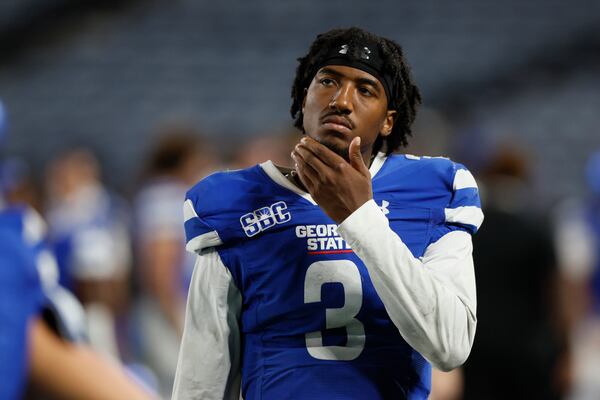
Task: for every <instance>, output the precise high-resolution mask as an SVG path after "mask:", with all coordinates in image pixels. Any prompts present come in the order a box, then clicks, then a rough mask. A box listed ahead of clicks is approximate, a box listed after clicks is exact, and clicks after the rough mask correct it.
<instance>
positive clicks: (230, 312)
mask: <svg viewBox="0 0 600 400" xmlns="http://www.w3.org/2000/svg"><path fill="white" fill-rule="evenodd" d="M241 304H242V298H241V294H240V292H239V290H238V289H237V287H236V286H235V284H234V282H233V279H232V276H231V273H230V272H229V270H228V269H227V268H226V267H225V265H224V264H223V262H222V261H221V258H220V256H219V254H218V252H217V251H215V250H214V249H213V250H209V251H206V252H204V253H202V254H200V255H198V257H197V260H196V266H195V268H194V273H193V276H192V282H191V284H190V289H189V295H188V300H187V307H186V317H185V326H184V330H183V337H182V340H181V346H180V350H179V359H178V362H177V371H176V375H175V382H174V386H173V396H172V399H174V400H188V399H190V400H191V399H215V400H216V399H227V400H238V399H239V398H240V380H241V370H240V365H241V339H240V323H239V320H240V315H241V306H242V305H241Z"/></svg>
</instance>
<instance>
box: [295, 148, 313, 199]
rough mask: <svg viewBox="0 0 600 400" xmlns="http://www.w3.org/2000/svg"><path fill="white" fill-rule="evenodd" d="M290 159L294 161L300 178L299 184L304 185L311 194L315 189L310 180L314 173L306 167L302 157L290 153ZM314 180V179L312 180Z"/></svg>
mask: <svg viewBox="0 0 600 400" xmlns="http://www.w3.org/2000/svg"><path fill="white" fill-rule="evenodd" d="M292 158H293V159H294V163H295V168H296V172H297V173H298V178H300V182H302V184H303V185H304V187H305V188H306V189H307V190H308V191H309V192H311V191H312V190H313V188H314V187H315V184H314V183H313V180H312V179H311V178H310V176H311V174H312V176H316V172H315V171H314V170H312V168H311V167H310V166H307V165H306V163H305V162H304V160H303V159H302V157H301V156H300V155H299V154H298V153H297V152H296V151H293V152H292ZM313 179H314V178H313Z"/></svg>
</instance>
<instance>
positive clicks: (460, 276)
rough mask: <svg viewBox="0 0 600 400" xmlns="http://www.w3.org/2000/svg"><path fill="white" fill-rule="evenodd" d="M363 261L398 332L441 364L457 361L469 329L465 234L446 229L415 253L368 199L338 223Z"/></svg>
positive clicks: (471, 288) (471, 297) (471, 293)
mask: <svg viewBox="0 0 600 400" xmlns="http://www.w3.org/2000/svg"><path fill="white" fill-rule="evenodd" d="M338 232H339V233H340V235H341V236H342V237H343V238H344V239H345V240H346V242H347V243H348V244H349V245H350V246H351V247H352V249H353V250H354V251H355V252H356V254H357V255H358V256H359V257H360V258H361V260H362V261H363V262H364V263H365V265H366V266H367V269H368V271H369V276H370V277H371V280H372V281H373V285H374V286H375V289H376V291H377V293H378V295H379V297H380V298H381V300H382V302H383V304H384V306H385V307H386V310H387V312H388V314H389V316H390V318H391V319H392V321H393V322H394V324H395V325H396V327H397V328H398V330H399V331H400V334H401V335H402V337H403V338H404V339H405V340H406V341H407V343H408V344H410V345H411V346H412V347H413V348H414V349H415V350H417V351H418V352H419V353H420V354H422V355H423V356H424V357H425V358H427V359H428V360H429V361H430V362H431V363H432V364H433V365H434V366H436V367H437V368H439V369H441V370H450V369H452V368H455V367H457V366H458V365H460V364H462V363H463V362H464V361H465V360H466V358H467V356H468V354H469V352H470V349H471V346H472V344H473V339H474V335H475V327H476V316H475V304H476V303H475V301H476V300H475V278H474V272H473V262H472V257H471V242H470V237H469V236H468V234H467V233H465V232H452V233H449V234H447V235H446V236H444V237H443V238H441V239H440V240H439V241H438V242H436V243H435V244H432V245H430V247H429V248H428V251H427V252H426V254H425V256H424V257H423V261H421V260H419V259H417V258H415V257H414V256H413V255H412V253H411V252H410V250H409V249H408V248H407V247H406V245H405V244H404V243H403V242H402V240H401V239H400V238H399V237H398V235H396V234H395V233H394V232H393V231H392V230H391V229H390V228H389V225H388V221H387V219H386V218H385V216H384V215H383V214H382V213H381V211H380V210H379V208H378V207H377V205H376V204H375V203H374V202H373V201H372V200H371V201H369V202H367V203H365V205H363V206H362V207H361V208H360V209H358V210H357V211H356V212H355V213H353V214H352V215H351V216H350V217H348V219H346V220H345V221H344V222H343V223H342V224H340V226H339V228H338Z"/></svg>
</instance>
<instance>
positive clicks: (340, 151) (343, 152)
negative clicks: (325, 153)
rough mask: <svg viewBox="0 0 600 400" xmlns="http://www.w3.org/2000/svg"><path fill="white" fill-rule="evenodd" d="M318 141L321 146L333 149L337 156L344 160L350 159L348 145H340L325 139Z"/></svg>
mask: <svg viewBox="0 0 600 400" xmlns="http://www.w3.org/2000/svg"><path fill="white" fill-rule="evenodd" d="M319 142H320V143H321V144H322V145H323V146H325V147H327V148H328V149H329V150H331V151H333V152H334V153H335V154H337V155H338V156H340V157H342V158H343V159H344V160H346V161H348V162H349V161H350V157H349V150H350V147H349V146H340V145H338V144H335V143H331V142H329V141H327V140H320V141H319Z"/></svg>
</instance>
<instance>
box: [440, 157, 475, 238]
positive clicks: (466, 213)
mask: <svg viewBox="0 0 600 400" xmlns="http://www.w3.org/2000/svg"><path fill="white" fill-rule="evenodd" d="M446 186H447V187H448V188H449V190H450V191H451V193H450V200H449V202H448V203H447V204H446V205H445V207H444V210H443V217H442V221H441V224H439V225H437V226H436V227H435V229H434V230H433V235H432V238H431V239H432V240H431V243H435V242H436V241H437V240H439V239H440V238H441V237H443V236H444V235H446V234H448V233H450V232H453V231H457V230H459V231H464V232H467V233H469V234H471V235H474V234H475V233H476V232H477V230H478V229H479V227H480V226H481V224H482V223H483V218H484V217H483V211H482V210H481V200H480V198H479V188H478V186H477V182H476V181H475V178H474V177H473V175H472V174H471V172H470V171H469V170H468V169H467V168H465V167H464V166H463V165H461V164H458V163H452V166H451V168H450V170H449V172H448V173H447V176H446Z"/></svg>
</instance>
